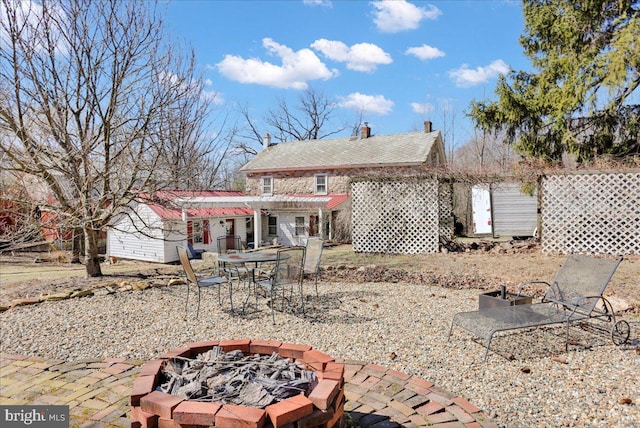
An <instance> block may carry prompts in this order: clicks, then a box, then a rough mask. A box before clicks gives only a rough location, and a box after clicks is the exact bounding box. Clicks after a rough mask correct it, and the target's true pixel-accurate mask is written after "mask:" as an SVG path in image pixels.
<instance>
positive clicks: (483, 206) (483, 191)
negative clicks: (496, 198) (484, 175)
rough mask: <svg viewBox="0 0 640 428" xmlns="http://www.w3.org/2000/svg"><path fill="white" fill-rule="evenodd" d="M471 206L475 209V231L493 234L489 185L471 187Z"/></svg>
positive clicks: (480, 233)
mask: <svg viewBox="0 0 640 428" xmlns="http://www.w3.org/2000/svg"><path fill="white" fill-rule="evenodd" d="M471 207H472V209H473V233H474V234H475V235H487V234H488V235H491V234H492V226H491V195H490V193H489V185H485V184H478V185H476V186H473V188H472V189H471Z"/></svg>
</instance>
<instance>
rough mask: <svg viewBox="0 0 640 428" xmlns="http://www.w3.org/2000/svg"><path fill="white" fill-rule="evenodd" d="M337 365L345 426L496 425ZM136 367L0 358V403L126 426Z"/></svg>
mask: <svg viewBox="0 0 640 428" xmlns="http://www.w3.org/2000/svg"><path fill="white" fill-rule="evenodd" d="M340 362H342V363H344V364H345V373H344V377H345V397H346V400H347V401H346V403H345V413H346V415H347V420H348V423H349V424H350V426H361V427H376V428H378V427H380V428H382V427H400V426H405V427H415V426H433V427H441V428H444V427H451V428H453V427H460V428H462V427H468V428H480V427H497V425H496V424H495V423H493V422H492V421H491V420H490V419H489V418H488V417H487V416H486V415H485V414H484V413H483V412H481V411H480V409H478V408H477V407H476V406H474V405H473V404H471V403H469V402H468V401H467V400H465V399H464V398H462V397H459V396H455V395H453V394H450V393H449V392H447V391H445V390H443V389H441V388H438V387H437V386H435V385H433V384H432V383H430V382H427V381H425V380H422V379H420V378H417V377H415V376H410V375H408V374H406V373H402V372H398V371H395V370H391V369H387V368H385V367H381V366H378V365H375V364H366V363H362V362H357V361H340ZM141 365H142V361H129V360H124V359H118V358H106V359H99V360H83V361H76V362H65V361H59V360H50V359H44V358H38V357H27V356H19V355H7V354H0V404H5V405H10V404H44V405H46V404H50V405H56V404H61V405H68V406H69V412H70V415H71V424H70V426H71V427H99V428H102V427H130V426H131V421H130V420H129V395H130V394H131V386H132V385H133V380H134V379H135V377H136V376H137V375H138V372H139V371H140V366H141Z"/></svg>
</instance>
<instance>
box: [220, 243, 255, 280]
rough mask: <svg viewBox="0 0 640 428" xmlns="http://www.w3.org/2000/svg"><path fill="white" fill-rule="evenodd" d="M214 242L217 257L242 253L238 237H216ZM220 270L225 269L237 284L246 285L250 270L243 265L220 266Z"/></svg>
mask: <svg viewBox="0 0 640 428" xmlns="http://www.w3.org/2000/svg"><path fill="white" fill-rule="evenodd" d="M216 241H217V246H218V255H222V254H227V253H230V252H235V253H241V252H242V238H240V236H239V235H222V236H218V238H217V239H216ZM220 268H222V269H227V270H228V272H229V273H231V275H232V276H233V279H237V280H238V282H243V283H246V282H247V281H248V278H249V271H250V269H249V268H247V266H246V265H244V264H234V265H233V266H231V267H229V266H225V265H224V264H220Z"/></svg>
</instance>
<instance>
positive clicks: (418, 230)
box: [351, 178, 451, 254]
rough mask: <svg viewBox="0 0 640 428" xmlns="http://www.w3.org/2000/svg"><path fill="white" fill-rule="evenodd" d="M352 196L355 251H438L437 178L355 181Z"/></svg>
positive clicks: (405, 252)
mask: <svg viewBox="0 0 640 428" xmlns="http://www.w3.org/2000/svg"><path fill="white" fill-rule="evenodd" d="M351 196H352V204H353V206H352V210H353V214H352V243H353V249H354V251H356V252H366V253H395V254H420V253H433V252H437V251H438V243H439V239H438V238H439V236H438V233H439V227H440V215H439V205H440V202H439V197H438V181H437V180H436V179H429V178H424V179H422V178H420V179H418V178H416V179H402V180H400V179H398V180H390V179H384V180H379V181H378V180H376V181H373V180H372V181H354V182H353V183H352V185H351ZM450 210H451V208H449V211H450Z"/></svg>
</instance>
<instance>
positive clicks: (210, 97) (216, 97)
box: [202, 91, 224, 106]
mask: <svg viewBox="0 0 640 428" xmlns="http://www.w3.org/2000/svg"><path fill="white" fill-rule="evenodd" d="M202 97H203V98H204V99H205V100H207V101H210V102H211V103H213V104H215V105H217V106H219V105H222V104H224V98H222V94H221V93H220V92H216V91H202Z"/></svg>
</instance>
